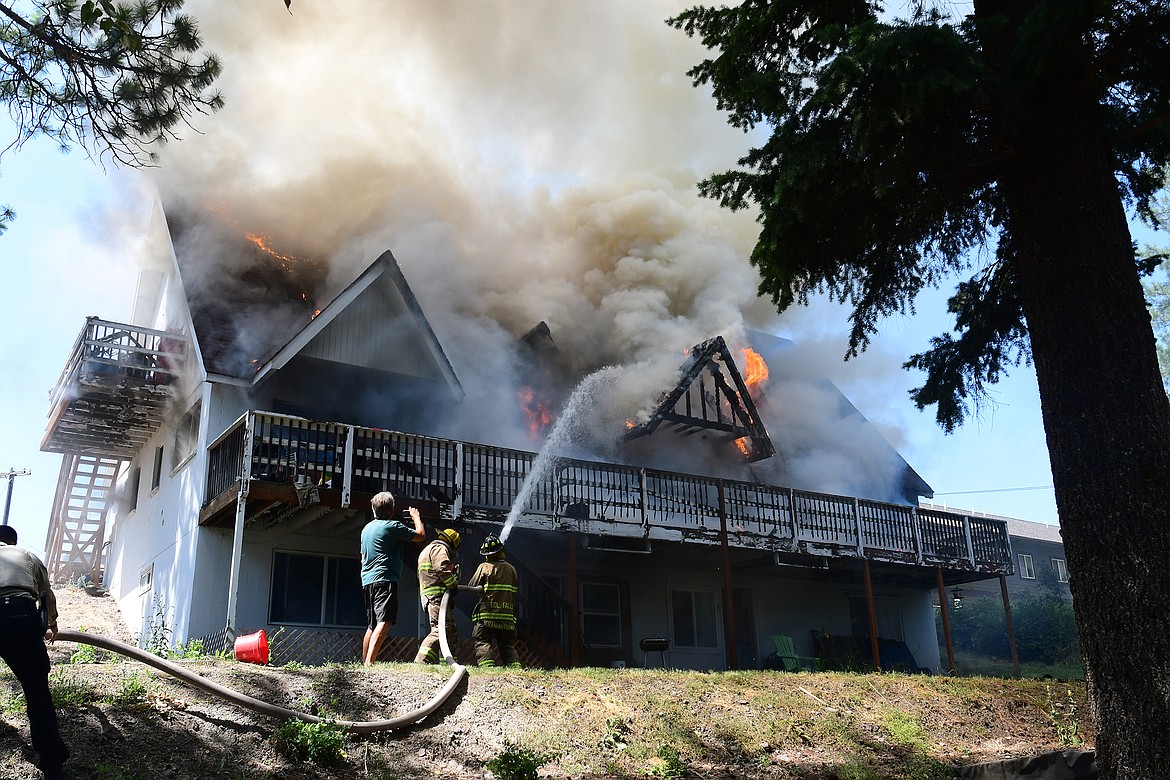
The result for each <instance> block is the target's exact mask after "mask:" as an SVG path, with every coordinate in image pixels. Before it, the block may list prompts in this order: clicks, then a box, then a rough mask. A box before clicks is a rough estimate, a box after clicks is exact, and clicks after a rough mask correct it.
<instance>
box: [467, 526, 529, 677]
mask: <svg viewBox="0 0 1170 780" xmlns="http://www.w3.org/2000/svg"><path fill="white" fill-rule="evenodd" d="M479 554H480V555H482V556H484V557H485V558H486V559H487V560H485V561H484V562H483V563H481V564H480V565H479V568H478V569H476V570H475V574H473V575H472V576H471V582H469V583H468V584H469V585H471V586H473V587H478V586H483V596H482V597H481V598H480V601H479V603H478V604H476V605H475V611H474V612H472V613H471V619H472V621H473V622H474V623H475V627H474V629H473V630H472V633H471V637H472V639H474V640H475V661H476V663H477V664H479V665H480V666H495V665H496V662H497V659H498V661H499V664H500V665H501V666H512V667H519V666H520V656H518V655H517V654H516V593H517V590H516V583H517V582H518V578H517V576H516V567H515V566H513V565H512V564H510V563H508V562H507V561H505V560H504V543H503V542H501V541H500V539H499V537H497V536H496V535H495V534H488V536H487V538H486V539H484V542H483V544H482V545H480V548H479ZM493 646H494V648H493ZM493 649H494V652H493Z"/></svg>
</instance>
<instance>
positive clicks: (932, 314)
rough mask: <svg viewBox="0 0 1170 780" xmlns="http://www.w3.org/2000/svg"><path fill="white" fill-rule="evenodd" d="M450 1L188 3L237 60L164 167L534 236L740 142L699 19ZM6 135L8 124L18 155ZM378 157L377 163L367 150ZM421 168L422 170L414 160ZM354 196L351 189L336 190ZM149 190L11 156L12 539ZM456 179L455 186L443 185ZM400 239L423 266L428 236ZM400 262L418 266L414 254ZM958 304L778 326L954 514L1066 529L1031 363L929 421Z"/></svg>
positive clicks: (39, 147) (44, 155)
mask: <svg viewBox="0 0 1170 780" xmlns="http://www.w3.org/2000/svg"><path fill="white" fill-rule="evenodd" d="M269 5H272V6H273V7H271V8H270V7H268V6H269ZM358 5H363V3H358ZM442 5H443V4H435V7H434V8H432V7H431V4H418V5H406V6H401V7H399V4H383V3H380V2H365V3H364V12H362V13H354V14H337V13H333V12H332V11H331V10H330V9H329V8H326V7H324V6H323V5H322V6H321V7H318V4H302V3H297V4H294V13H293V14H291V15H290V14H287V13H285V12H284V9H283V5H282V4H280V3H273V4H246V5H242V6H233V7H232V8H231V10H230V13H226V14H225V13H223V10H222V9H223V6H222V4H218V5H217V4H216V3H214V2H212V0H191V2H189V3H188V10H190V11H191V13H192V14H193V15H195V16H196V18H198V19H199V20H200V25H201V28H202V29H203V31H204V34H205V38H206V40H207V41H208V43H209V45H210V46H211V47H212V48H213V49H214V50H215V51H217V52H218V53H219V54H220V55H221V56H222V58H223V60H224V63H225V75H224V78H223V79H222V84H221V87H222V88H223V89H224V92H225V97H226V100H227V107H226V108H225V109H224V110H223V111H222V112H220V113H219V114H217V115H215V116H213V117H207V118H202V119H200V122H199V132H198V133H190V132H188V133H185V135H186V136H187V137H186V138H185V139H184V140H183V141H182V142H181V143H179V144H176V145H173V147H174V148H172V149H170V150H169V152H170V153H171V154H172V156H171V158H170V159H169V160H168V161H167V162H168V166H169V167H167V166H164V167H165V168H166V169H165V170H164V171H163V172H162V173H163V174H167V173H172V172H174V171H182V172H184V175H185V176H186V177H187V178H186V179H182V181H184V182H191V183H192V186H193V187H199V186H203V187H207V186H212V187H216V186H218V187H220V188H221V189H222V190H223V191H224V193H225V194H226V195H228V196H231V195H235V196H239V193H240V192H244V191H245V190H244V185H245V184H247V185H257V184H260V185H263V187H264V188H265V189H261V192H264V193H265V194H266V196H267V198H268V199H269V200H272V201H274V202H275V205H274V206H273V208H274V209H280V208H286V207H288V206H289V205H291V204H292V203H293V198H294V195H295V194H297V193H300V194H306V193H308V194H315V195H316V200H315V201H314V202H312V203H311V205H310V207H311V208H314V209H315V212H314V213H315V214H321V215H322V224H325V223H329V224H334V223H336V224H343V223H345V221H346V220H350V222H351V223H353V224H358V223H360V220H361V219H364V218H368V215H365V214H364V213H363V214H355V213H353V212H356V211H357V210H358V209H356V208H351V209H349V210H348V211H343V210H341V209H339V208H338V205H337V199H336V198H334V197H333V195H334V194H335V192H337V191H352V189H353V182H355V181H358V182H361V181H364V182H367V183H368V182H371V181H372V182H375V183H376V184H377V185H378V186H384V187H388V186H389V185H388V184H387V183H388V182H393V183H394V185H395V186H396V187H398V189H396V190H394V191H390V190H389V189H386V190H385V193H386V194H387V202H388V203H390V205H391V206H392V207H393V209H395V211H391V212H387V213H391V214H393V215H394V217H395V219H397V215H398V214H399V213H407V214H414V213H416V212H417V213H421V214H425V210H426V208H428V207H434V208H435V209H436V210H437V209H438V208H439V206H440V205H442V206H444V207H448V206H449V202H457V203H459V204H460V205H465V204H466V203H467V202H471V203H472V204H473V205H474V206H478V205H480V204H479V202H476V201H477V199H478V200H480V201H488V202H491V204H492V206H493V207H498V208H499V210H500V215H490V216H495V217H496V218H497V220H498V222H499V223H505V222H510V223H517V224H520V223H523V221H524V218H525V210H526V209H528V208H529V207H531V208H533V209H535V208H542V209H548V210H549V212H550V213H552V214H554V215H555V216H558V217H561V218H563V217H564V216H565V214H564V211H563V209H562V211H557V210H556V209H549V203H550V202H552V203H553V206H557V205H559V204H557V203H556V202H555V197H554V196H555V195H556V190H557V188H558V187H562V186H564V185H565V184H566V183H567V182H571V183H574V184H578V183H590V182H603V183H604V182H606V181H609V180H610V179H612V178H613V177H615V175H617V174H626V173H630V172H635V173H639V174H645V175H651V176H656V177H659V178H660V179H661V180H663V181H666V182H669V184H670V186H673V187H676V188H678V189H679V191H681V190H684V189H685V190H688V191H689V190H690V187H691V183H692V182H693V181H694V180H695V179H697V178H700V177H702V176H704V175H707V174H708V173H710V172H712V171H716V170H721V169H724V168H726V167H729V166H730V165H732V164H733V162H734V160H735V158H736V157H737V156H738V155H739V154H740V153H742V151H743V150H744V148H745V141H744V139H743V136H742V135H740V134H739V133H738V131H733V130H731V129H729V128H728V127H727V126H726V123H725V121H724V119H723V117H721V116H720V115H719V114H718V112H716V111H715V109H714V106H713V102H712V101H711V100H710V97H709V96H707V95H703V94H701V93H700V92H699V91H698V90H695V89H694V88H693V87H692V86H691V84H690V82H689V79H687V78H686V77H685V75H684V74H685V71H686V69H687V68H688V67H690V66H691V65H693V64H694V63H695V62H697V61H698V59H699V57H700V56H701V55H702V52H701V49H699V48H698V47H697V44H695V43H694V42H693V41H688V40H687V39H685V38H683V37H682V36H681V34H680V33H678V32H677V31H673V30H670V29H668V28H667V27H666V26H665V25H664V24H663V23H662V20H663V19H665V18H666V17H667V16H669V15H671V14H672V13H674V12H676V11H677V10H679V9H680V8H682V7H684V6H685V5H686V3H685V2H681V1H680V0H645V1H644V2H640V3H625V2H609V1H608V0H606V2H598V3H590V4H575V5H572V6H566V7H562V8H561V9H560V10H559V11H558V12H556V13H553V12H551V11H549V10H548V9H547V7H546V6H544V5H543V4H542V2H539V1H537V0H527V1H526V2H521V1H520V0H515V2H507V3H494V4H493V3H487V2H485V3H483V4H469V5H468V6H466V7H464V9H463V13H461V14H460V15H458V16H457V17H455V18H448V15H445V14H443V13H442V8H441V6H442ZM274 9H275V10H274ZM217 12H218V13H219V15H217ZM392 14H396V16H392ZM379 15H386V18H385V19H383V18H380V16H379ZM385 35H391V37H392V38H393V45H392V46H388V45H387V41H386V40H385V38H384V36H385ZM331 41H342V42H343V46H342V48H338V47H336V46H333V45H332V44H331V43H330V42H331ZM542 47H543V49H544V50H542ZM395 58H398V59H395ZM534 62H539V63H541V65H540V66H539V67H533V63H534ZM322 63H326V64H322ZM317 79H324V81H317ZM371 96H375V97H376V98H377V99H375V100H371V99H370V98H371ZM11 137H12V130H11V125H10V124H9V123H8V122H7V119H6V118H0V145H3V144H6V143H7V141H8V140H9V139H10V138H11ZM390 147H394V148H390ZM370 149H374V150H375V151H376V154H374V155H372V156H368V157H363V156H362V155H360V154H358V153H357V152H364V151H369V150H370ZM434 149H438V151H437V152H436V151H433V150H434ZM431 155H434V156H431ZM415 160H421V161H422V164H419V165H416V166H414V167H411V166H410V165H409V164H408V163H410V162H413V161H415ZM370 161H372V162H370ZM444 166H445V167H444ZM346 176H348V177H349V178H348V179H345V177H346ZM379 177H382V178H379ZM343 179H344V180H345V184H346V187H347V188H348V190H346V189H345V188H342V189H340V190H331V189H329V188H328V187H320V186H319V185H320V183H321V182H330V181H341V180H343ZM142 180H143V175H142V174H140V173H138V172H134V171H124V170H118V169H113V168H110V169H107V170H103V169H102V167H101V166H99V165H97V164H95V163H94V162H93V161H91V160H89V159H87V158H86V156H85V155H84V154H83V153H82V152H80V151H74V152H72V153H70V154H67V155H62V154H60V153H58V151H57V150H56V149H55V148H54V147H53V145H52V144H49V143H47V142H45V141H43V140H41V141H37V142H33V143H30V144H28V145H26V146H25V147H24V148H23V149H20V150H10V151H9V152H7V153H6V154H5V155H4V157H3V158H2V159H0V204H7V205H10V206H11V207H12V208H13V209H14V210H15V211H16V212H17V220H16V221H15V222H14V223H13V225H12V226H11V228H10V229H9V231H8V232H7V233H6V234H5V235H3V236H0V263H2V266H0V267H2V268H3V270H4V282H3V289H4V292H5V295H4V306H3V309H2V311H3V314H2V317H3V323H4V326H5V327H4V334H5V338H4V339H3V340H2V341H0V359H2V363H0V364H2V365H3V366H4V367H5V371H4V372H3V374H2V375H0V423H2V424H3V430H4V432H5V435H4V438H3V440H0V469H5V470H6V469H8V468H9V467H13V468H17V469H31V470H32V472H33V474H32V476H24V477H18V478H17V479H16V481H15V484H14V491H13V502H12V507H11V514H10V522H11V523H12V524H13V525H15V526H16V527H17V528H18V529H19V530H20V531H21V532H22V534H23V536H24V540H25V541H26V542H27V543H28V545H29V546H30V547H32V548H33V549H35V550H38V551H43V547H44V540H45V535H46V529H47V525H48V515H49V511H50V506H51V502H52V499H53V491H54V488H55V485H56V478H57V470H58V468H59V466H60V457H59V456H56V455H48V454H44V453H41V452H39V450H38V447H39V443H40V440H41V437H42V435H43V433H44V426H45V423H46V414H47V412H48V408H47V407H48V394H49V391H50V389H51V388H52V386H53V384H54V383H55V381H56V379H57V377H58V374H59V373H60V371H61V369H62V367H63V366H64V363H65V360H66V358H67V356H68V354H69V350H70V348H71V346H72V344H73V342H74V340H75V339H76V338H77V336H78V334H79V333H80V331H81V329H82V326H83V324H84V321H85V317H86V316H87V315H97V316H101V317H103V318H106V319H111V320H128V319H129V317H130V309H131V305H132V300H133V294H134V285H135V279H136V265H135V262H134V261H133V259H132V257H133V256H134V253H135V249H136V242H137V241H139V240H141V238H142V235H143V233H144V230H145V225H146V220H147V201H146V200H145V199H144V197H143V196H142V195H141V194H140V193H141V192H142V189H143V188H142V186H141V185H142ZM439 185H445V186H448V189H447V190H444V191H442V192H437V194H433V193H431V192H430V190H429V189H428V188H432V189H433V188H435V187H438V186H439ZM495 187H499V188H501V189H492V188H495ZM505 187H513V188H525V192H524V197H516V198H515V199H513V200H510V201H507V202H504V201H502V200H501V201H494V200H491V198H492V196H495V195H498V194H500V192H501V191H502V188H505ZM371 189H375V190H376V187H371ZM665 189H669V187H666V188H665ZM424 191H425V194H426V197H419V198H414V197H413V195H414V194H415V193H419V194H423V193H424ZM290 193H291V194H290ZM468 193H472V196H471V197H469V196H468ZM481 193H486V194H485V195H483V196H481V197H478V198H477V196H480V194H481ZM513 194H514V193H513ZM444 198H446V200H444ZM260 200H262V199H255V201H256V202H259V201H260ZM598 202H600V201H598ZM363 205H364V204H363ZM592 205H595V204H592ZM388 208H389V207H388ZM528 218H529V219H530V220H531V219H532V218H531V216H530V214H529V216H528ZM404 219H405V218H404ZM479 224H482V225H492V226H494V225H495V223H491V222H489V221H486V220H484V215H483V214H482V213H476V214H475V215H474V218H470V217H469V218H467V220H466V221H465V222H462V223H461V222H459V221H458V220H452V221H451V222H450V227H452V228H454V229H452V230H450V231H448V232H449V234H450V235H455V236H457V237H458V240H450V243H451V244H456V243H459V241H462V243H464V244H473V243H475V242H476V241H478V240H482V241H483V243H484V244H485V245H489V246H488V249H489V250H490V249H491V248H492V247H491V246H490V244H491V242H492V241H493V240H494V241H499V242H500V245H501V246H502V245H504V244H505V243H507V244H508V245H513V244H514V242H504V241H501V239H500V237H499V236H497V237H495V238H491V239H489V238H483V237H482V236H481V235H480V234H479V233H477V231H475V230H466V229H461V228H462V227H463V226H465V225H479ZM527 227H528V228H529V230H531V226H527ZM434 232H435V233H439V232H440V231H438V230H435V231H434ZM403 235H405V236H406V238H405V239H404V243H405V244H406V245H408V247H409V248H410V249H413V250H415V253H416V254H418V253H419V252H418V250H419V247H420V246H423V242H422V241H421V240H419V238H418V234H417V233H416V234H407V233H403ZM501 235H503V237H504V238H505V239H507V238H510V237H511V235H510V234H503V233H502V234H501ZM524 235H525V237H526V238H528V237H531V233H529V234H524ZM412 242H413V244H412ZM385 246H387V244H379V245H378V249H379V251H380V250H381V249H382V248H384V247H385ZM391 246H392V247H393V248H394V251H395V253H396V255H399V257H400V258H401V257H404V256H409V254H410V253H409V252H408V251H406V250H403V251H400V249H402V247H401V246H400V245H398V244H392V245H391ZM554 248H556V247H554ZM486 253H487V254H490V251H487V252H486ZM441 267H443V266H441ZM445 268H448V269H450V268H452V267H451V266H445ZM404 270H405V271H406V272H407V274H408V277H410V274H411V269H410V268H406V267H404ZM415 274H416V276H415V277H410V278H411V282H412V284H414V283H415V281H416V279H417V278H418V275H419V272H418V271H415ZM948 293H949V290H942V291H936V292H930V293H928V294H926V295H924V296H923V298H922V300H920V301H919V304H918V314H917V315H916V316H914V317H904V318H903V317H895V318H891V319H890V320H888V321H886V322H885V323H883V324H882V326H881V332H880V335H879V336H878V337H877V338H876V339H875V340H874V342H873V344H872V345H871V347H870V349H869V350H868V351H867V352H866V353H864V354H863V355H861V356H860V357H859V358H857V359H854V360H851V361H849V362H848V363H844V362H842V360H841V356H842V355H843V353H844V345H845V338H846V327H847V323H846V320H845V314H844V312H843V311H842V310H840V309H839V308H838V307H835V306H833V305H830V304H829V303H827V302H825V301H817V302H816V303H815V304H814V306H813V307H811V308H810V309H809V310H807V311H800V312H793V313H792V314H791V315H786V316H785V318H784V319H783V320H782V326H781V327H780V328H779V333H780V335H784V336H787V337H789V338H792V339H794V340H796V341H798V342H801V343H815V344H817V345H818V348H820V347H821V346H823V349H821V350H820V355H819V362H818V366H819V367H820V368H821V369H822V370H823V372H824V373H825V374H826V375H827V376H828V377H829V378H830V379H832V380H833V381H834V382H835V383H836V384H837V385H838V386H839V387H840V388H841V389H842V390H843V392H844V393H845V394H846V395H847V396H848V397H849V398H850V400H851V401H852V402H853V403H854V405H855V406H856V407H857V408H858V409H859V410H861V412H862V413H863V414H865V415H866V416H867V417H868V418H869V419H870V420H871V421H872V422H873V423H874V424H875V425H876V426H878V428H879V429H880V430H881V431H882V432H883V434H884V435H885V436H886V438H887V439H888V440H889V441H890V442H891V444H893V445H894V446H895V447H896V448H897V449H898V450H899V451H900V452H901V453H902V455H903V456H904V457H905V459H906V460H907V461H908V462H909V463H910V464H911V465H912V466H913V467H914V468H915V469H916V470H917V471H918V472H919V473H920V474H921V475H922V476H923V478H924V479H925V480H926V481H927V482H928V483H929V484H930V485H932V486H933V487H934V489H935V491H936V502H937V503H945V504H946V505H948V506H950V507H954V508H959V509H972V510H975V511H980V512H987V513H991V514H999V515H1006V516H1011V517H1018V518H1024V519H1029V520H1035V521H1040V522H1046V523H1055V522H1056V520H1057V515H1056V509H1055V504H1054V500H1053V496H1052V489H1051V485H1052V476H1051V471H1050V468H1049V464H1048V453H1047V448H1046V445H1045V439H1044V433H1043V429H1042V424H1041V417H1040V403H1039V398H1038V394H1037V388H1036V381H1035V376H1034V374H1033V372H1032V371H1031V370H1030V369H1029V368H1027V367H1022V366H1021V367H1019V368H1017V369H1014V370H1012V371H1011V373H1010V375H1009V376H1008V377H1006V378H1005V379H1004V380H1003V381H1001V382H1000V383H999V385H997V386H996V387H995V388H993V389H992V391H991V396H990V401H991V402H992V403H991V404H989V405H988V406H986V407H985V408H984V409H982V410H981V411H980V412H978V413H977V414H975V415H973V416H972V418H971V419H970V420H969V421H968V422H967V423H966V425H964V426H963V428H962V429H960V430H959V431H958V432H956V433H955V434H953V435H950V436H947V435H944V434H943V432H942V431H941V430H940V429H939V428H938V426H937V425H936V424H935V423H934V419H933V410H931V409H928V410H927V411H925V412H919V411H918V410H916V409H915V408H914V407H913V405H912V404H911V402H910V400H909V398H908V396H907V392H908V391H909V390H910V389H911V388H912V387H914V386H916V385H917V384H919V383H920V381H921V378H920V377H919V376H916V375H914V374H911V373H908V372H905V371H903V370H902V369H901V365H902V363H903V362H904V361H905V360H906V358H907V357H908V356H909V355H911V354H913V353H915V352H920V351H922V350H923V349H925V348H926V347H927V346H928V340H929V338H930V337H931V336H934V335H937V334H939V333H942V332H944V331H946V330H947V329H948V328H949V326H950V322H949V320H948V318H947V316H946V313H945V301H946V297H947V295H948ZM530 324H531V323H530Z"/></svg>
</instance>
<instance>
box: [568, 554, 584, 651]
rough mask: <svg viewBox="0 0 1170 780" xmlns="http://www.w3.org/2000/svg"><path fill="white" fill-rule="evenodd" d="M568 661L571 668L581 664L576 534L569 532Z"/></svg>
mask: <svg viewBox="0 0 1170 780" xmlns="http://www.w3.org/2000/svg"><path fill="white" fill-rule="evenodd" d="M568 537H569V611H570V613H571V614H570V615H569V618H570V620H569V661H570V662H571V663H572V664H573V668H574V669H575V668H577V667H578V666H580V665H581V610H580V607H579V605H578V603H577V602H578V594H579V593H580V586H579V585H578V584H577V534H575V533H571V532H570V533H569V534H568Z"/></svg>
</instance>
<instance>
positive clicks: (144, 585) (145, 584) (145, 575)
mask: <svg viewBox="0 0 1170 780" xmlns="http://www.w3.org/2000/svg"><path fill="white" fill-rule="evenodd" d="M153 585H154V564H153V563H151V564H147V566H146V568H145V569H143V570H142V571H140V572H138V593H139V594H142V593H150V589H151V587H152V586H153Z"/></svg>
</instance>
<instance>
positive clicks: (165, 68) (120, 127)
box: [0, 0, 223, 165]
mask: <svg viewBox="0 0 1170 780" xmlns="http://www.w3.org/2000/svg"><path fill="white" fill-rule="evenodd" d="M25 5H28V6H31V12H25V11H24V6H25ZM182 7H183V2H182V0H134V1H133V2H117V0H96V1H95V0H87V1H86V2H84V3H82V2H77V0H34V1H33V2H31V3H28V4H21V5H17V4H15V3H11V2H7V0H5V1H3V2H0V102H3V103H5V104H7V105H8V109H9V113H10V114H11V116H12V117H13V119H14V120H15V122H16V124H17V137H16V138H15V139H13V140H12V142H11V143H10V144H9V146H8V148H12V147H14V146H15V147H19V146H20V145H21V144H23V143H24V142H26V141H28V140H29V139H30V138H33V137H35V136H38V135H45V136H48V137H50V138H52V139H53V140H54V141H56V142H57V144H58V145H59V146H60V147H61V148H62V149H69V148H70V147H71V146H73V145H75V144H79V145H81V146H84V147H87V148H90V147H93V148H96V149H98V150H100V151H101V152H102V153H104V154H109V155H111V156H112V157H113V159H115V160H116V161H117V162H119V163H124V164H130V165H142V164H145V163H149V162H151V161H152V160H153V159H154V157H155V151H154V150H155V149H156V148H157V147H158V145H159V144H162V143H165V142H166V141H167V140H169V139H173V138H177V137H178V136H177V135H176V132H177V128H178V126H179V125H180V124H183V123H186V122H188V121H189V120H190V119H191V117H192V115H193V114H194V113H202V112H209V111H215V110H217V109H219V108H220V107H221V106H222V105H223V99H222V97H221V96H220V95H219V93H217V92H215V91H213V90H212V84H213V83H214V82H215V80H216V78H217V77H218V76H219V73H220V62H219V60H218V59H217V58H216V57H214V56H213V55H204V56H199V50H200V48H201V46H202V42H201V40H200V38H199V32H198V29H197V27H196V24H195V22H194V20H192V19H191V18H190V17H189V16H186V15H185V14H183V13H181V10H182Z"/></svg>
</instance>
